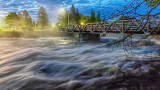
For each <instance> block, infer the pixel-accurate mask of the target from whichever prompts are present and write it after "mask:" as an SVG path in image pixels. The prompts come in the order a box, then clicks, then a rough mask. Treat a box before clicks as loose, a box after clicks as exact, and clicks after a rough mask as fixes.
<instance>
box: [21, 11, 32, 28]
mask: <svg viewBox="0 0 160 90" xmlns="http://www.w3.org/2000/svg"><path fill="white" fill-rule="evenodd" d="M22 17H23V27H32V18H31V16H30V15H29V13H28V12H27V11H26V10H24V11H23V15H22Z"/></svg>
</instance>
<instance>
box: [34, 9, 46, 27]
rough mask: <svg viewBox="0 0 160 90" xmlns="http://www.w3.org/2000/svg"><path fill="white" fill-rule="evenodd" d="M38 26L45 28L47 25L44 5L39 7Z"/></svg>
mask: <svg viewBox="0 0 160 90" xmlns="http://www.w3.org/2000/svg"><path fill="white" fill-rule="evenodd" d="M37 23H38V27H41V28H45V27H48V26H49V18H48V14H47V13H46V10H45V8H44V7H41V8H40V10H39V13H38V22H37Z"/></svg>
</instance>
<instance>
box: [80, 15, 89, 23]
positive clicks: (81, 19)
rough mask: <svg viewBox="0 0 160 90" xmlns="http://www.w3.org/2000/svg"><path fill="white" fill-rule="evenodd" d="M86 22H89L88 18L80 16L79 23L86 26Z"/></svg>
mask: <svg viewBox="0 0 160 90" xmlns="http://www.w3.org/2000/svg"><path fill="white" fill-rule="evenodd" d="M88 20H89V16H84V15H82V14H81V15H80V22H81V23H83V24H86V23H88Z"/></svg>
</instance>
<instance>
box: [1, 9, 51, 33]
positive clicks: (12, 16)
mask: <svg viewBox="0 0 160 90" xmlns="http://www.w3.org/2000/svg"><path fill="white" fill-rule="evenodd" d="M4 22H5V25H6V27H7V28H21V29H30V30H32V29H33V28H35V27H38V28H48V27H50V25H49V17H48V15H47V13H46V10H45V9H44V7H41V8H40V10H39V13H38V19H37V22H35V21H33V20H32V17H31V16H30V15H29V13H28V11H27V10H24V11H23V12H19V13H16V12H10V13H8V15H7V16H6V17H5V18H4Z"/></svg>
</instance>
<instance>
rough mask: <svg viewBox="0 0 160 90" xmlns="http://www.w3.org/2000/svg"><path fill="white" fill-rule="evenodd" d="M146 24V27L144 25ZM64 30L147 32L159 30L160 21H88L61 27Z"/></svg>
mask: <svg viewBox="0 0 160 90" xmlns="http://www.w3.org/2000/svg"><path fill="white" fill-rule="evenodd" d="M144 26H145V27H144ZM61 29H62V31H67V32H85V33H87V32H88V33H103V32H106V33H107V32H116V33H129V32H131V33H138V32H139V33H140V32H141V33H146V32H159V31H160V22H159V21H155V20H154V21H152V20H151V21H149V22H142V21H138V20H121V21H115V22H112V23H110V24H108V23H88V24H86V25H69V26H67V27H63V28H61Z"/></svg>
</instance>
